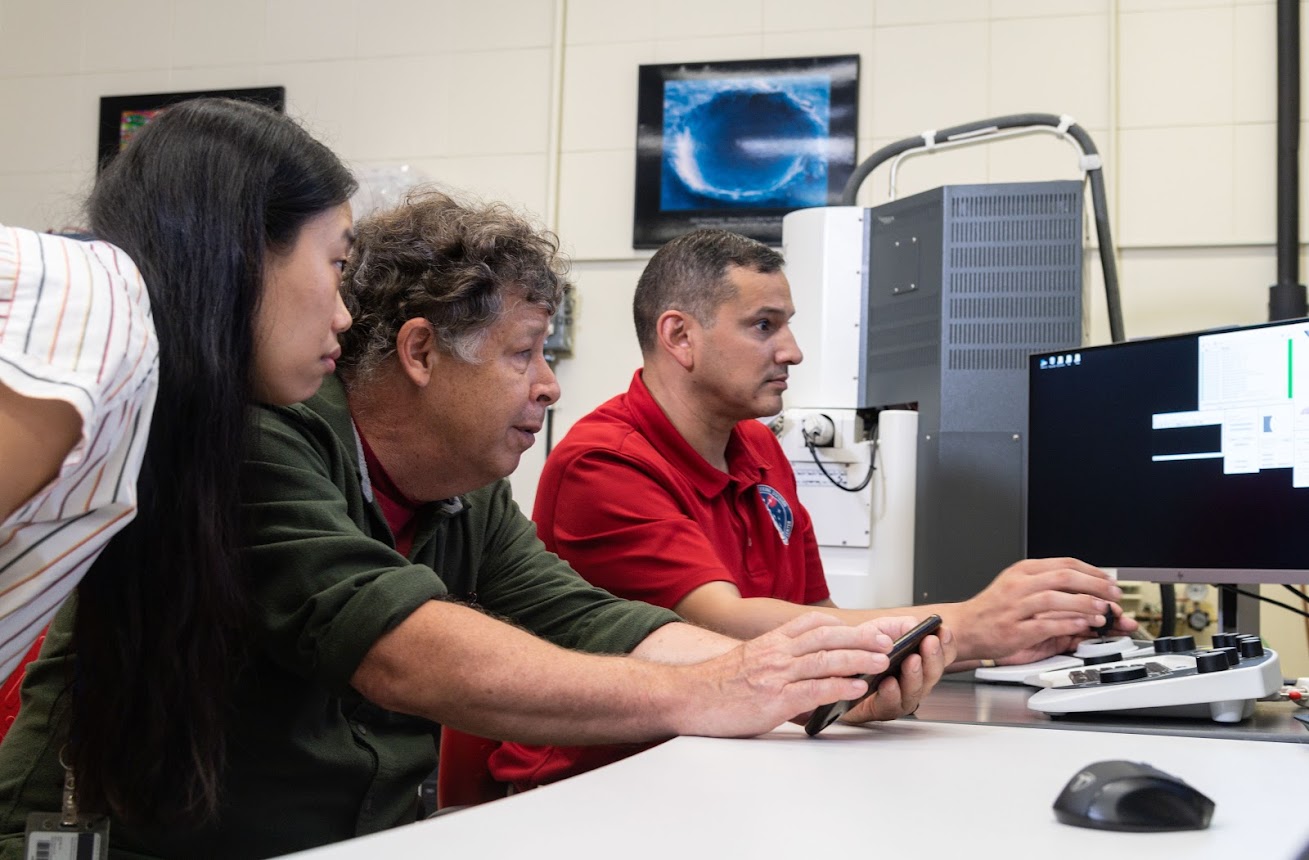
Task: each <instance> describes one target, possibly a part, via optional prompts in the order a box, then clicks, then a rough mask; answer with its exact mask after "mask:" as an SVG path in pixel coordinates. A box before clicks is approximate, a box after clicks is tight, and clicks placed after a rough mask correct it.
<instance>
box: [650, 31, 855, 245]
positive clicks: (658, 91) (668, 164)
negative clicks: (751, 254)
mask: <svg viewBox="0 0 1309 860" xmlns="http://www.w3.org/2000/svg"><path fill="white" fill-rule="evenodd" d="M638 87H639V90H638V98H637V129H636V206H635V214H634V219H633V229H632V246H633V247H634V248H657V247H659V246H660V245H662V244H664V243H665V242H667V241H668V240H669V239H672V238H674V237H676V236H680V235H682V234H683V233H687V232H690V231H691V230H695V229H698V228H701V227H720V228H722V229H726V230H732V231H734V232H737V233H743V234H745V235H747V236H750V237H752V238H755V239H758V240H759V241H761V242H766V243H768V244H771V245H780V244H781V241H782V216H783V215H785V214H786V213H787V212H791V211H794V210H795V209H801V208H805V207H808V206H824V205H829V204H833V203H837V202H839V200H840V195H841V190H842V188H843V187H844V186H845V183H846V180H847V179H849V177H850V174H851V173H852V172H853V171H854V166H855V154H856V149H857V146H858V128H859V56H858V55H857V54H848V55H839V56H826V57H788V58H782V59H771V60H736V61H726V62H704V63H672V64H664V65H646V66H641V67H640V68H639V79H638Z"/></svg>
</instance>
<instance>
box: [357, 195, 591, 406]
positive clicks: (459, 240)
mask: <svg viewBox="0 0 1309 860" xmlns="http://www.w3.org/2000/svg"><path fill="white" fill-rule="evenodd" d="M356 233H357V237H356V239H355V245H354V250H353V251H352V252H351V254H350V259H349V261H348V262H347V263H346V268H345V273H344V275H343V280H342V290H343V295H344V298H345V304H346V307H347V308H348V309H349V310H350V314H351V316H353V317H354V323H353V324H352V326H351V327H350V329H349V330H348V331H346V332H345V333H344V334H342V335H341V359H340V361H339V362H338V365H339V367H340V370H341V375H342V377H344V379H345V380H346V382H347V384H353V383H354V382H356V381H357V380H359V379H361V378H365V377H367V376H368V375H369V374H371V373H373V372H374V371H376V370H377V368H378V367H380V366H381V365H382V364H383V363H384V362H385V361H386V360H387V359H388V358H389V357H390V356H391V355H392V354H393V353H394V352H395V339H396V335H397V334H398V333H399V331H400V327H401V326H403V325H404V324H405V322H406V321H408V320H411V319H414V318H416V317H421V318H422V319H425V320H427V321H428V322H429V323H431V325H432V329H433V331H434V332H435V335H436V339H437V343H438V345H439V346H440V348H441V349H443V350H445V351H446V352H448V353H449V354H451V355H453V356H455V357H456V358H458V359H460V360H461V361H465V362H469V363H474V362H476V361H477V356H478V352H479V348H480V346H481V344H482V341H483V339H484V338H485V336H486V333H487V330H488V329H489V328H490V327H491V325H492V324H493V323H494V322H495V321H496V320H497V319H499V317H500V314H501V313H502V312H503V311H504V305H505V301H504V299H505V293H506V291H507V290H521V291H522V296H523V298H524V300H525V301H527V302H529V303H531V304H534V305H537V306H539V307H542V308H545V309H546V310H547V311H548V312H549V313H554V310H555V308H556V307H557V306H558V305H559V302H560V301H561V300H562V297H563V293H564V290H565V288H566V287H567V286H568V282H567V280H566V277H565V276H566V274H567V271H568V263H567V260H566V259H565V258H564V257H563V256H562V255H561V254H560V253H559V241H558V239H557V238H556V237H555V235H554V234H553V233H550V232H549V231H547V230H543V229H541V228H540V227H538V226H537V225H535V224H533V223H532V222H530V221H528V220H527V219H526V218H524V217H522V216H521V215H519V214H517V213H516V212H514V211H513V210H512V209H510V208H509V207H508V206H506V205H504V204H502V203H489V204H470V203H466V202H461V201H459V200H456V199H455V198H453V197H450V196H449V195H446V194H443V193H441V192H438V191H420V192H415V193H411V194H410V195H409V196H408V197H406V199H405V201H404V202H403V203H401V204H400V205H399V206H397V207H396V208H394V209H390V210H388V211H385V212H380V213H377V214H374V215H372V216H370V217H368V218H366V219H364V220H363V221H361V222H360V223H359V224H358V225H357V226H356Z"/></svg>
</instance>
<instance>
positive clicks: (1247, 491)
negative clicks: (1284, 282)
mask: <svg viewBox="0 0 1309 860" xmlns="http://www.w3.org/2000/svg"><path fill="white" fill-rule="evenodd" d="M1028 376H1029V383H1030V384H1029V391H1030V401H1029V420H1028V439H1027V445H1028V460H1027V498H1026V504H1027V536H1026V537H1027V552H1028V556H1029V557H1034V558H1039V557H1046V556H1064V555H1069V556H1075V557H1077V558H1081V559H1083V560H1085V561H1088V562H1090V563H1092V564H1095V565H1098V566H1100V567H1106V568H1117V569H1118V573H1119V577H1120V578H1121V579H1125V580H1143V581H1154V582H1207V583H1248V582H1281V583H1296V582H1299V583H1303V582H1309V550H1306V544H1305V542H1304V540H1303V538H1302V537H1301V534H1302V529H1304V528H1305V524H1306V523H1309V320H1298V321H1295V322H1287V323H1275V324H1268V325H1257V326H1247V327H1243V328H1234V329H1229V330H1222V331H1207V332H1198V333H1194V334H1184V335H1176V336H1172V337H1161V338H1155V339H1151V340H1141V341H1129V342H1126V343H1119V344H1111V345H1106V346H1098V347H1087V348H1083V349H1078V350H1065V351H1062V352H1054V353H1039V354H1037V355H1034V356H1032V357H1031V358H1030V360H1029V368H1028Z"/></svg>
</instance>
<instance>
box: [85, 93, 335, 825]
mask: <svg viewBox="0 0 1309 860" xmlns="http://www.w3.org/2000/svg"><path fill="white" fill-rule="evenodd" d="M354 189H355V182H354V180H353V178H352V177H351V175H350V173H349V171H348V170H347V169H346V168H345V167H344V166H343V165H342V164H341V162H340V160H339V159H337V157H336V156H335V155H333V154H332V152H331V151H330V150H329V149H328V148H327V147H325V146H323V145H322V144H321V143H319V142H318V141H316V140H314V139H313V138H312V137H311V136H310V135H309V134H308V133H307V132H305V131H304V129H302V128H301V127H300V126H299V125H298V124H296V123H295V122H294V121H292V120H290V119H288V118H287V117H285V116H283V115H281V114H278V113H275V112H274V111H271V110H268V109H266V108H262V107H257V106H255V105H252V104H248V103H243V102H236V101H228V100H219V99H199V100H195V101H191V102H184V103H182V104H179V105H176V106H174V107H171V108H169V109H168V110H167V111H166V112H165V113H164V114H163V115H161V116H160V117H158V118H156V119H155V120H154V121H153V122H151V123H150V124H149V125H148V126H146V127H145V129H143V130H142V131H141V132H140V133H139V134H138V135H137V137H136V138H135V139H134V140H133V141H132V143H131V144H130V145H129V146H128V147H127V149H126V150H125V151H123V152H121V153H120V154H118V155H117V156H116V157H115V158H114V159H113V161H112V162H110V164H109V165H108V166H107V167H106V168H105V170H104V172H103V173H102V174H101V175H100V177H99V179H98V180H97V182H96V185H95V187H94V190H93V191H92V192H91V196H90V199H89V201H88V203H87V209H88V214H89V216H90V225H91V229H92V230H93V232H94V233H95V234H96V235H97V236H98V237H99V238H102V239H105V240H107V241H109V242H112V243H114V244H116V245H118V246H119V247H121V248H122V249H123V250H125V251H126V252H127V253H128V254H129V255H130V256H131V257H132V258H133V260H135V261H136V263H137V265H138V266H139V267H140V269H141V272H142V274H143V275H144V277H145V282H146V286H147V289H148V290H149V293H150V303H151V307H152V312H153V315H154V322H155V327H156V329H157V331H158V335H159V355H160V358H159V365H160V380H159V395H158V401H157V406H156V408H155V413H154V419H153V423H152V424H151V427H150V439H149V444H148V446H147V448H146V453H145V461H144V463H143V465H142V467H141V474H140V479H139V491H138V498H139V503H140V508H139V511H138V513H137V516H136V519H135V520H134V521H133V522H132V523H131V524H130V525H128V526H127V527H126V528H125V529H123V531H122V532H120V533H119V534H118V535H117V536H115V537H114V538H113V540H112V541H110V543H109V545H108V547H106V549H105V551H104V552H103V553H102V554H101V556H100V557H99V559H98V560H97V561H96V563H95V564H94V566H93V567H92V568H91V570H90V571H89V573H88V575H87V576H86V578H85V579H84V580H83V581H82V583H81V585H80V586H79V588H78V598H77V600H78V603H77V620H76V626H75V631H74V637H75V638H74V643H73V645H74V651H75V653H76V664H75V666H76V668H75V670H74V671H75V674H74V679H73V691H72V699H71V707H72V721H71V726H70V736H69V744H68V755H67V763H68V764H69V765H70V766H71V767H72V768H73V770H74V773H76V775H77V785H78V791H79V794H80V796H81V797H80V799H81V802H82V804H83V805H84V806H86V807H89V808H94V807H96V806H99V807H100V808H107V809H108V810H110V811H112V812H114V813H115V814H116V815H118V816H120V817H121V818H123V819H125V820H128V821H133V822H142V823H147V822H167V823H171V824H178V823H182V822H196V821H202V820H204V819H206V818H210V817H212V816H213V815H214V814H215V813H216V811H217V809H218V804H219V800H220V786H221V779H222V773H223V769H224V765H225V761H226V750H227V744H226V739H227V734H228V732H227V729H228V717H229V714H228V709H229V707H230V702H231V695H230V691H231V689H232V686H233V683H234V679H235V676H236V673H237V672H238V671H239V669H240V667H241V664H242V662H243V660H244V656H245V644H244V643H245V640H246V638H247V632H246V630H245V624H246V620H247V612H246V605H245V597H244V595H245V589H244V586H243V582H244V580H243V577H242V574H241V562H240V554H241V545H242V540H241V528H240V511H239V502H240V487H239V483H238V474H239V469H238V468H236V465H237V464H238V463H240V462H241V459H242V455H243V452H244V448H245V445H244V442H243V440H244V438H245V433H246V432H247V431H246V418H247V406H248V404H249V401H250V392H251V382H252V379H251V374H252V367H253V348H254V333H253V331H254V329H253V326H254V319H255V313H256V310H257V308H258V305H259V301H260V296H261V294H262V290H263V274H264V260H265V255H266V253H268V252H269V251H283V250H289V248H290V247H291V246H292V245H293V244H294V242H295V239H296V237H297V235H298V233H299V230H300V228H301V226H302V225H303V224H304V223H305V222H306V221H307V220H309V219H310V218H312V217H313V216H315V215H317V214H319V213H322V212H324V211H327V210H329V209H331V208H333V207H335V206H339V205H340V204H341V203H343V202H345V201H346V200H347V199H349V196H350V195H351V194H352V193H353V191H354Z"/></svg>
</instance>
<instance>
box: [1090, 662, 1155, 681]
mask: <svg viewBox="0 0 1309 860" xmlns="http://www.w3.org/2000/svg"><path fill="white" fill-rule="evenodd" d="M1148 674H1150V673H1149V672H1147V671H1146V669H1145V667H1144V666H1114V667H1112V668H1110V669H1101V670H1100V683H1101V684H1121V683H1123V682H1124V681H1139V680H1140V679H1142V678H1144V677H1145V676H1146V675H1148Z"/></svg>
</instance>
